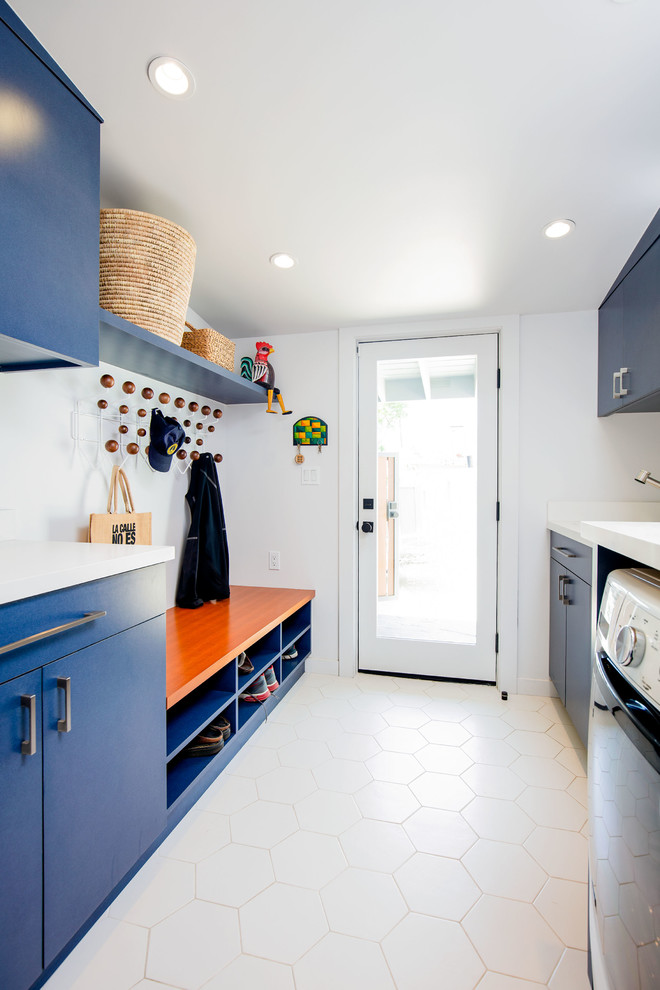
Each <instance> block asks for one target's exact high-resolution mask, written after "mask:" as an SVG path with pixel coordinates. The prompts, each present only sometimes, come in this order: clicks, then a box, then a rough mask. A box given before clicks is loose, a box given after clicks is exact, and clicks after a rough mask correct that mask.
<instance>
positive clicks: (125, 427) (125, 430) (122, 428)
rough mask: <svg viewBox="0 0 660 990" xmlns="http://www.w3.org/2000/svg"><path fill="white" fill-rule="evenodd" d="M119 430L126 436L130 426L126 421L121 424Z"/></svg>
mask: <svg viewBox="0 0 660 990" xmlns="http://www.w3.org/2000/svg"><path fill="white" fill-rule="evenodd" d="M119 432H120V433H121V434H122V436H125V435H126V434H127V433H128V427H127V426H126V424H125V423H122V424H121V426H120V427H119Z"/></svg>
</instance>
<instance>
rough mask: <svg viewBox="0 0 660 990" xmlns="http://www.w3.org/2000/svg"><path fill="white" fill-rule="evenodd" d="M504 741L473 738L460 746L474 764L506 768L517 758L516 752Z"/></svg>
mask: <svg viewBox="0 0 660 990" xmlns="http://www.w3.org/2000/svg"><path fill="white" fill-rule="evenodd" d="M508 739H509V737H507V739H506V741H505V740H504V739H482V738H481V737H480V736H474V737H472V738H470V739H469V741H468V742H466V743H464V744H463V745H462V746H461V749H462V750H463V752H465V753H467V755H468V756H469V757H470V759H471V760H473V762H474V763H478V764H480V765H483V766H487V767H508V766H510V765H511V764H512V763H513V761H514V760H515V759H517V757H518V755H519V754H518V751H517V750H516V749H514V748H513V746H510V745H509V741H508Z"/></svg>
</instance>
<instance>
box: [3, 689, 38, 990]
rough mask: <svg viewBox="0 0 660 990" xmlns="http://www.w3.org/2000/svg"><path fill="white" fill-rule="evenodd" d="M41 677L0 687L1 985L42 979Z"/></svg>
mask: <svg viewBox="0 0 660 990" xmlns="http://www.w3.org/2000/svg"><path fill="white" fill-rule="evenodd" d="M41 777H42V746H41V671H40V670H37V671H32V672H31V673H29V674H25V675H24V676H22V677H17V678H15V679H14V680H12V681H8V682H7V683H6V684H0V878H2V879H1V882H0V985H1V986H2V988H3V990H25V988H26V987H28V986H30V984H31V983H34V981H35V980H36V979H37V977H38V976H39V975H40V974H41V916H42V887H41V841H42V828H41V821H42V819H41Z"/></svg>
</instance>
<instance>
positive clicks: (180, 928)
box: [146, 901, 241, 990]
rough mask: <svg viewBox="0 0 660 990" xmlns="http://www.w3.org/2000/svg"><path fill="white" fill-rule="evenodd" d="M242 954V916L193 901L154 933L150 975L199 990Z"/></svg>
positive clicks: (152, 978) (178, 985)
mask: <svg viewBox="0 0 660 990" xmlns="http://www.w3.org/2000/svg"><path fill="white" fill-rule="evenodd" d="M240 951H241V939H240V935H239V929H238V913H237V912H236V911H235V910H234V909H233V908H228V907H222V906H220V905H219V904H211V903H209V902H208V901H193V902H192V903H191V904H187V905H186V907H183V908H181V909H180V910H179V911H176V912H175V913H174V914H172V915H170V917H169V918H166V919H165V921H161V923H160V924H159V925H156V927H155V928H152V929H151V935H150V938H149V952H148V955H147V971H146V975H147V977H148V978H149V979H151V980H156V981H159V980H160V981H161V982H164V983H167V982H168V981H169V982H170V983H173V984H174V985H175V986H176V987H181V988H182V990H197V988H198V987H201V986H202V984H203V983H205V982H206V981H207V980H210V979H211V977H212V976H215V974H216V973H217V972H218V971H219V970H221V969H222V968H223V967H224V966H226V965H227V963H229V962H231V961H232V959H235V958H236V956H237V955H239V953H240Z"/></svg>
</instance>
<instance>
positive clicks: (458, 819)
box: [403, 808, 477, 859]
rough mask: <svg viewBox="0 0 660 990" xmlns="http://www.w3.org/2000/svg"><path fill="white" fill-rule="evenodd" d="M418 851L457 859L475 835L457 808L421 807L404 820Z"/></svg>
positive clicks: (474, 839) (472, 841)
mask: <svg viewBox="0 0 660 990" xmlns="http://www.w3.org/2000/svg"><path fill="white" fill-rule="evenodd" d="M403 827H404V828H405V830H406V832H407V833H408V836H409V838H410V841H411V842H412V844H413V845H414V846H415V848H416V849H417V851H418V852H426V853H433V854H435V855H436V856H449V857H451V858H453V859H460V858H461V856H463V855H464V854H465V853H466V852H467V851H468V849H469V848H470V846H472V845H474V843H475V842H476V841H477V835H476V833H475V832H474V831H473V829H472V828H471V827H470V826H469V825H468V823H467V822H466V821H465V818H464V817H463V815H461V814H460V813H459V812H457V811H442V810H440V809H439V808H420V809H419V811H416V812H415V813H414V814H412V815H411V816H410V818H408V819H407V820H406V821H405V822H404V823H403Z"/></svg>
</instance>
